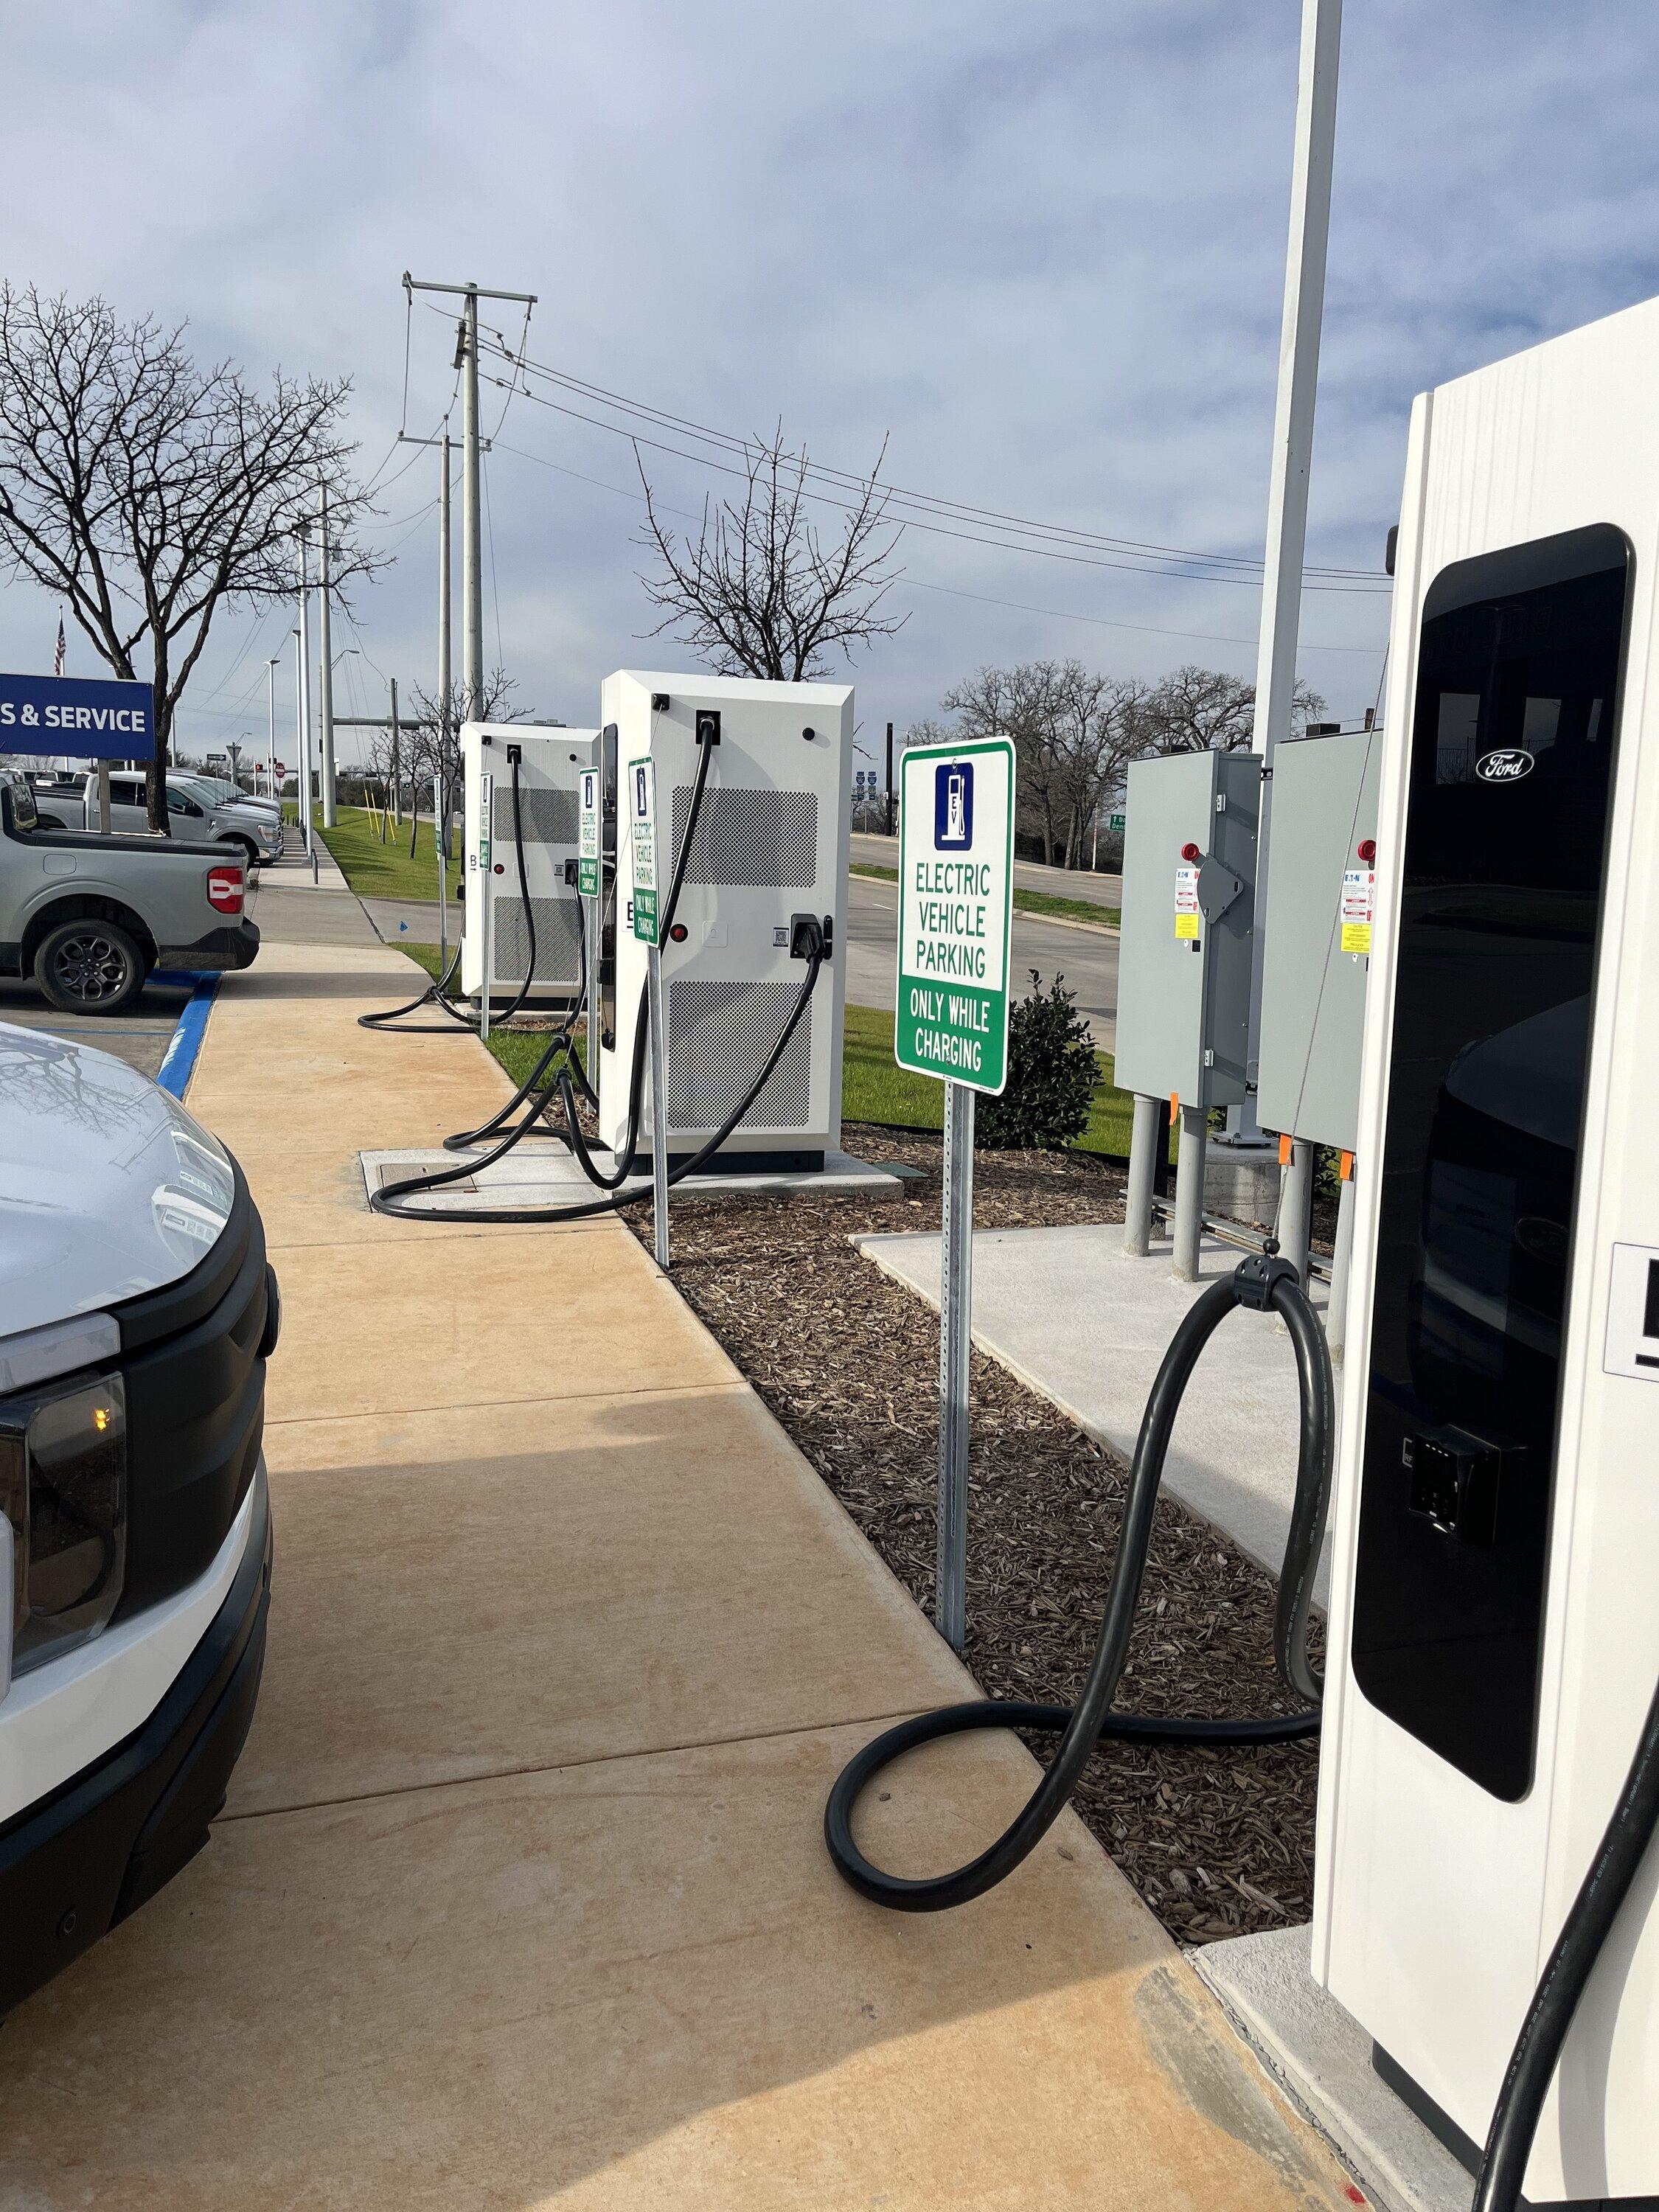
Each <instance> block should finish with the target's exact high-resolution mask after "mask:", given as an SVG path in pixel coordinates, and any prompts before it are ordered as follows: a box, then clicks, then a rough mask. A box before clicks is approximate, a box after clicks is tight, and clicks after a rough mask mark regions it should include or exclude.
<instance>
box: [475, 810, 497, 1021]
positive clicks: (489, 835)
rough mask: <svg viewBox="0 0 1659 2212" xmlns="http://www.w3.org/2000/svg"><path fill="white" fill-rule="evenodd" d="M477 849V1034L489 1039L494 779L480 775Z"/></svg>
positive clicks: (493, 944)
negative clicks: (480, 941) (480, 945)
mask: <svg viewBox="0 0 1659 2212" xmlns="http://www.w3.org/2000/svg"><path fill="white" fill-rule="evenodd" d="M478 812H479V821H478V849H477V854H476V856H475V857H476V859H477V865H478V870H479V872H480V874H481V876H482V878H483V882H482V883H481V884H480V886H479V888H480V889H481V890H483V910H482V913H481V915H480V917H479V919H480V927H481V928H482V931H483V986H482V996H481V997H480V999H479V1000H478V1035H479V1036H481V1037H482V1038H483V1041H484V1042H485V1043H486V1044H488V1043H489V983H490V978H491V976H492V975H494V974H495V777H494V776H493V775H481V776H480V777H479V778H478Z"/></svg>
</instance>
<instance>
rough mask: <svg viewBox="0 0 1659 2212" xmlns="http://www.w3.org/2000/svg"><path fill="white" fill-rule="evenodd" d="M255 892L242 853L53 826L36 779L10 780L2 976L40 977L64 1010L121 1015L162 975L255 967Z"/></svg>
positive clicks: (3, 790)
mask: <svg viewBox="0 0 1659 2212" xmlns="http://www.w3.org/2000/svg"><path fill="white" fill-rule="evenodd" d="M246 895H247V874H246V864H245V862H244V860H243V857H242V854H240V851H237V852H234V853H233V852H229V851H228V850H227V849H226V847H225V846H224V845H223V844H222V843H216V842H210V841H208V840H206V839H203V840H200V841H198V842H188V843H187V842H185V840H184V839H183V838H182V837H171V838H167V837H149V836H145V837H134V836H118V835H111V836H107V837H104V836H96V835H93V834H89V833H88V831H86V830H84V829H43V828H41V827H40V824H39V822H38V818H37V815H36V810H35V804H34V793H33V789H32V788H31V787H30V785H29V784H28V783H27V781H26V780H25V779H24V778H23V777H22V776H21V775H17V774H16V772H15V770H6V771H3V772H0V975H33V978H34V980H35V981H36V982H37V983H38V984H39V985H40V989H41V990H42V991H43V992H44V993H45V994H46V997H47V998H48V999H49V1000H51V1001H52V1005H53V1006H59V1007H62V1008H63V1009H64V1011H66V1012H71V1013H85V1014H114V1013H119V1012H120V1011H121V1010H122V1008H123V1007H124V1006H131V1003H132V1001H133V1000H135V999H136V998H137V996H138V994H139V993H140V991H142V990H143V987H144V980H145V978H146V976H148V975H149V973H150V971H151V970H152V969H155V968H181V969H196V970H198V971H199V970H202V969H230V968H246V967H247V966H248V965H249V964H250V963H251V962H252V959H253V957H254V955H255V954H256V953H257V952H258V949H259V933H258V930H257V929H256V928H255V927H254V926H253V924H252V922H251V921H249V920H248V919H247V916H246V914H245V913H244V911H243V908H244V905H245V903H246Z"/></svg>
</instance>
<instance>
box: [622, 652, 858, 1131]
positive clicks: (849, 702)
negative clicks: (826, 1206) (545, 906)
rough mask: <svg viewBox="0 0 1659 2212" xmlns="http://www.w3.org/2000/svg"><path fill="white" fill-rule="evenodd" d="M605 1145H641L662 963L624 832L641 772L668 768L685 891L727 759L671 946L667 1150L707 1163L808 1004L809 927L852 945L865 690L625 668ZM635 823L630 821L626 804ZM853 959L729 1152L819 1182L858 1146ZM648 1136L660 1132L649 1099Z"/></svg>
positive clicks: (805, 1020) (666, 953)
mask: <svg viewBox="0 0 1659 2212" xmlns="http://www.w3.org/2000/svg"><path fill="white" fill-rule="evenodd" d="M599 714H600V721H601V723H602V725H603V728H602V732H601V735H600V744H599V766H600V772H601V782H602V819H603V824H604V829H603V843H604V851H603V867H602V881H601V890H600V898H599V905H600V907H601V908H602V911H603V932H604V936H603V951H602V957H601V961H600V966H599V1032H600V1034H599V1135H600V1138H601V1140H602V1141H603V1142H604V1143H605V1145H607V1146H610V1147H611V1150H612V1152H615V1151H616V1150H617V1148H618V1147H619V1146H623V1145H625V1143H626V1139H627V1130H628V1126H629V1111H630V1091H631V1086H632V1083H633V1079H634V1075H633V1071H634V1067H635V1059H636V1054H635V1045H636V1042H637V1040H638V1034H639V1024H640V1023H641V1020H642V1019H643V1018H644V1012H645V1004H646V969H647V951H646V947H645V945H643V944H642V943H641V942H640V941H639V939H636V938H635V934H634V931H633V927H632V921H631V902H632V899H633V894H634V853H633V842H632V840H631V839H630V838H629V837H628V836H625V835H624V836H622V837H620V838H618V837H617V834H616V829H617V814H618V806H617V793H618V790H619V787H620V786H621V785H622V784H623V782H624V781H625V780H626V778H627V776H628V773H629V764H630V763H632V762H635V761H638V760H641V759H646V758H649V759H650V760H651V761H652V762H653V763H654V769H655V779H656V810H657V823H658V831H657V834H658V840H659V859H658V874H659V878H660V883H661V885H662V886H664V887H665V886H667V885H668V884H669V880H670V875H671V869H672V867H673V863H674V856H675V854H676V853H677V852H678V850H679V848H680V845H681V842H682V841H683V839H684V835H685V830H686V826H687V823H688V822H689V821H690V815H691V805H692V796H693V793H694V790H695V788H696V782H697V775H698V769H699V767H700V765H701V764H702V763H701V755H702V750H703V748H704V746H705V744H707V745H708V746H710V747H711V748H712V749H711V750H710V752H709V757H708V764H707V770H706V776H705V783H704V789H703V793H702V800H701V802H700V809H699V812H698V815H697V820H696V830H695V833H694V835H693V836H692V839H691V844H690V851H689V853H688V854H687V856H686V866H685V870H684V884H683V886H682V889H681V892H680V896H679V900H678V905H677V907H676V908H675V912H674V917H673V921H672V924H671V927H670V928H669V931H668V933H667V936H666V938H665V941H664V944H663V946H662V965H663V984H664V988H663V998H664V1000H665V1006H666V1014H667V1022H666V1027H667V1091H668V1117H667V1118H668V1128H667V1143H668V1149H669V1152H671V1153H678V1154H680V1155H682V1156H684V1154H685V1153H688V1152H693V1151H695V1150H696V1148H697V1147H698V1146H700V1145H701V1144H702V1143H703V1142H704V1141H705V1140H706V1139H708V1137H710V1136H711V1135H713V1134H714V1133H715V1132H716V1131H717V1130H718V1129H719V1128H720V1125H721V1123H722V1121H724V1120H725V1119H726V1116H727V1115H729V1114H730V1113H731V1112H732V1109H734V1108H735V1107H736V1106H737V1105H738V1103H740V1102H741V1100H742V1098H743V1096H744V1091H745V1090H746V1089H747V1087H748V1085H750V1083H751V1082H752V1081H753V1079H754V1078H755V1077H756V1075H757V1073H759V1072H760V1070H761V1068H762V1067H763V1065H764V1063H765V1060H766V1058H767V1054H768V1053H769V1050H770V1049H771V1048H772V1046H773V1044H774V1042H775V1039H776V1038H777V1036H778V1035H779V1033H780V1031H781V1029H782V1027H783V1025H784V1023H785V1022H786V1020H787V1018H788V1017H789V1015H790V1012H791V1011H792V1009H793V1007H794V1006H795V1003H796V1000H797V999H798V997H799V992H800V987H801V980H802V976H803V975H804V974H805V969H804V968H803V966H802V962H803V960H804V959H805V958H806V957H808V955H807V952H806V951H805V939H804V937H803V933H802V931H801V929H800V928H799V927H798V926H797V925H798V923H799V921H800V918H801V917H802V916H807V917H811V918H813V919H814V920H816V921H817V922H818V923H819V924H823V923H826V922H827V924H828V931H827V938H828V942H829V945H830V946H831V947H832V948H833V947H834V946H835V945H837V944H839V943H840V942H841V941H842V939H844V936H845V928H846V898H847V838H848V814H849V809H848V776H849V769H848V755H849V753H850V752H851V750H852V741H853V740H852V726H853V692H852V689H851V687H850V686H849V685H847V684H772V683H766V682H762V681H757V680H755V679H751V678H738V677H729V678H723V677H708V676H691V677H686V676H670V675H654V674H651V673H648V672H647V673H641V672H640V671H637V670H633V669H623V670H619V671H617V673H616V674H614V675H612V676H609V677H607V678H605V684H604V686H603V689H602V691H601V696H600V709H599ZM620 811H621V815H622V819H623V823H626V822H627V820H628V809H627V806H626V804H625V803H624V804H623V806H622V808H621V810H620ZM843 972H844V971H843V966H842V962H841V961H840V960H838V959H835V958H833V957H831V958H829V959H828V960H826V961H825V962H824V964H823V972H822V973H821V975H820V977H819V981H818V985H817V989H816V990H815V991H814V993H813V994H812V999H811V1003H810V1004H809V1005H808V1006H807V1007H806V1009H805V1013H804V1015H803V1017H802V1018H801V1020H800V1022H799V1026H798V1028H797V1030H796V1031H795V1034H794V1035H793V1037H792V1038H791V1039H790V1041H789V1043H788V1045H787V1048H786V1049H785V1051H784V1053H783V1054H782V1056H781V1059H780V1060H779V1062H778V1064H777V1066H776V1067H775V1068H774V1070H773V1072H772V1073H771V1074H770V1075H769V1077H768V1078H767V1079H766V1082H765V1084H764V1085H763V1088H762V1090H761V1091H760V1094H759V1096H758V1097H757V1099H756V1101H755V1103H754V1105H753V1107H752V1108H751V1109H750V1111H749V1113H748V1114H747V1115H745V1116H744V1120H743V1121H742V1123H741V1124H740V1126H739V1127H738V1130H737V1131H736V1132H735V1133H734V1134H733V1136H732V1138H731V1139H729V1140H728V1142H727V1143H726V1146H723V1147H722V1149H721V1151H720V1154H719V1164H720V1166H722V1167H724V1168H726V1169H728V1170H730V1169H738V1170H740V1169H742V1168H743V1167H744V1166H746V1165H754V1166H763V1167H766V1168H774V1169H779V1170H782V1169H799V1170H812V1169H816V1168H821V1167H822V1166H823V1158H824V1155H825V1153H826V1152H833V1151H836V1150H838V1149H839V1147H840V1143H841V1071H842V1005H843V1000H844V997H845V986H844V981H843ZM640 1127H641V1130H642V1131H643V1130H644V1129H646V1128H648V1127H649V1105H648V1098H647V1103H646V1104H645V1105H644V1107H643V1108H642V1109H641V1115H640Z"/></svg>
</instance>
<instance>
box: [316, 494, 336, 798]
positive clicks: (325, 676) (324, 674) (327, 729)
mask: <svg viewBox="0 0 1659 2212" xmlns="http://www.w3.org/2000/svg"><path fill="white" fill-rule="evenodd" d="M318 561H319V575H318V579H317V609H318V618H317V652H318V656H319V663H320V670H319V672H320V675H321V679H322V689H321V691H320V693H319V699H320V702H321V706H322V720H323V827H324V829H332V828H333V827H334V824H335V822H336V819H337V810H336V807H335V803H334V656H333V653H332V651H331V647H330V642H329V605H328V601H329V589H328V487H327V485H326V484H325V485H324V487H323V491H322V535H321V542H320V544H319V552H318Z"/></svg>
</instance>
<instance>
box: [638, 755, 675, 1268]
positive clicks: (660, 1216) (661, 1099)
mask: <svg viewBox="0 0 1659 2212" xmlns="http://www.w3.org/2000/svg"><path fill="white" fill-rule="evenodd" d="M628 781H629V805H630V811H631V814H632V819H633V825H634V934H635V937H637V938H638V939H639V940H640V942H641V944H642V945H644V946H645V948H646V954H645V959H646V992H647V1018H648V1019H649V1021H650V1024H651V1200H652V1211H653V1215H654V1218H655V1226H656V1252H657V1265H658V1266H659V1267H660V1268H661V1269H662V1270H663V1271H664V1273H666V1272H667V1269H668V1054H667V1052H666V1050H665V1040H664V1037H663V1026H662V943H661V931H660V929H659V916H658V913H657V771H656V765H655V763H653V761H652V759H651V757H650V756H649V755H648V754H647V757H645V758H644V759H643V760H636V761H629V763H628Z"/></svg>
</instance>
